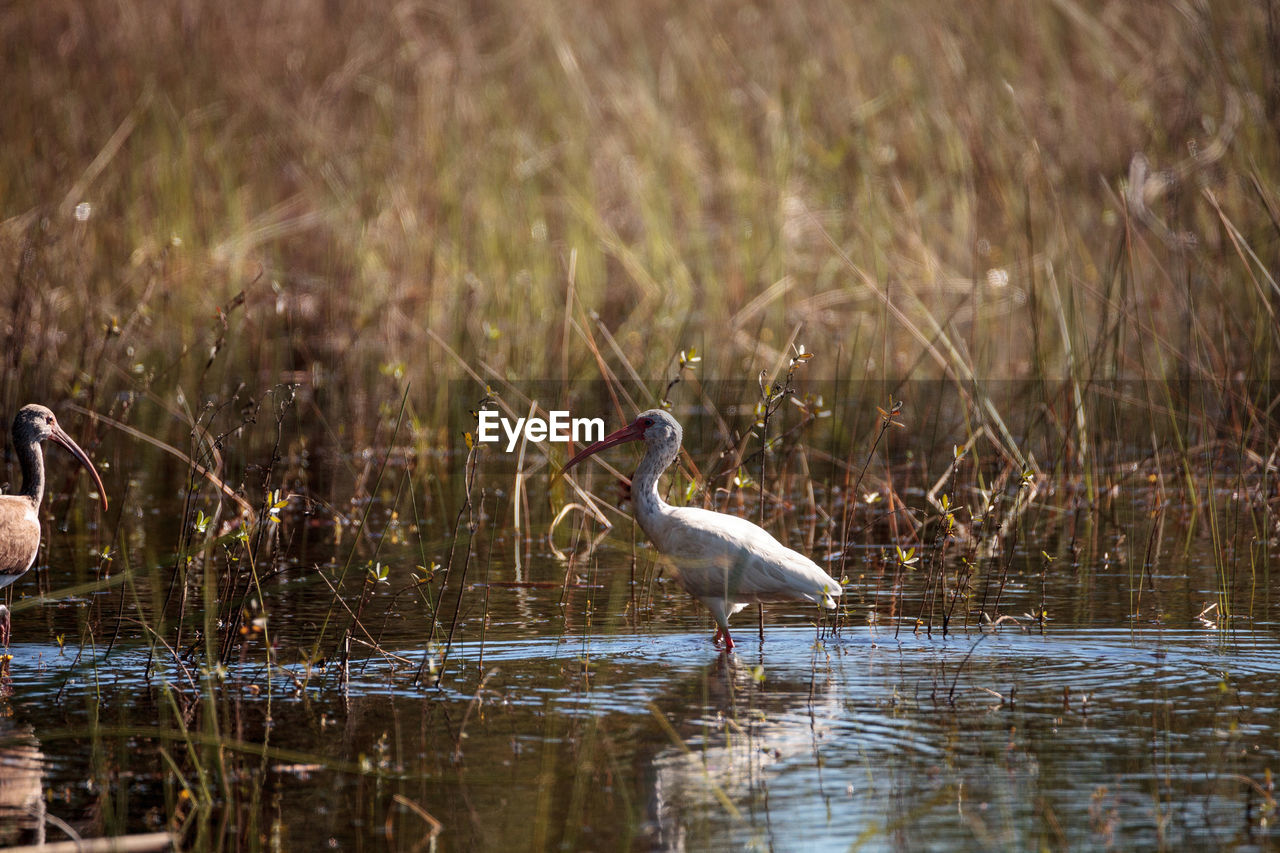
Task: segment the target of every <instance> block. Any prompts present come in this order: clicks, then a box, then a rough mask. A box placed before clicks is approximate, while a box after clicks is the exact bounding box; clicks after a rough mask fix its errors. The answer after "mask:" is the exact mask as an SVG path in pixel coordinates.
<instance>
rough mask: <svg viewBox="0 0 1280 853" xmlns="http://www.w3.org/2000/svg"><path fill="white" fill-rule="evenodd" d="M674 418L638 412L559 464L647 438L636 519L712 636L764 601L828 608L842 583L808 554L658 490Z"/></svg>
mask: <svg viewBox="0 0 1280 853" xmlns="http://www.w3.org/2000/svg"><path fill="white" fill-rule="evenodd" d="M682 437H683V432H682V430H681V429H680V424H679V422H678V421H677V420H676V419H675V418H673V417H672V416H671V415H670V414H668V413H667V412H665V411H663V410H661V409H650V410H649V411H647V412H641V413H640V416H639V417H637V418H636V419H635V421H633V422H632V423H631V425H630V426H626V427H623V428H622V429H620V430H618V431H617V432H614V433H611V434H610V435H607V436H605V437H604V438H603V439H601V440H600V441H597V442H596V443H595V444H592V445H590V446H589V447H586V448H584V449H583V450H582V452H580V453H579V454H578V455H576V456H574V457H573V458H572V459H570V460H569V462H568V464H566V465H565V466H564V469H563V471H562V472H561V473H563V472H564V471H567V470H569V469H570V468H572V467H573V466H574V465H577V464H578V463H579V462H581V461H582V460H583V459H586V458H587V457H588V456H590V455H592V454H593V453H599V452H600V451H601V450H604V449H605V448H608V447H613V446H614V445H618V444H622V443H624V442H627V441H643V442H644V443H645V444H646V445H647V449H646V450H645V454H644V458H643V459H641V460H640V465H639V466H638V467H637V468H636V472H635V475H634V476H633V477H632V479H631V501H632V505H633V506H634V507H635V516H636V521H638V522H639V523H640V527H641V528H642V529H643V530H644V532H645V534H646V535H647V536H648V537H649V539H651V540H652V541H653V544H654V545H656V546H657V548H658V551H660V552H661V553H662V554H663V556H665V557H667V558H668V559H669V560H670V561H671V563H672V564H673V565H674V567H675V570H676V577H677V579H678V580H679V582H680V585H681V586H683V587H684V588H685V589H686V590H688V591H689V592H690V593H691V594H692V595H693V596H694V597H695V598H697V599H698V600H699V601H701V602H702V603H703V604H705V605H706V607H707V609H708V610H710V611H711V615H712V617H714V618H715V620H716V625H717V628H716V633H715V636H714V637H713V638H712V642H715V643H717V644H718V643H719V642H720V641H721V639H723V640H724V646H725V650H726V651H727V650H729V649H732V648H733V646H734V642H733V637H731V636H729V617H730V616H732V615H733V614H734V613H737V612H738V611H739V610H742V609H743V608H745V607H747V605H749V604H754V603H757V602H764V601H787V600H792V601H809V602H812V603H814V604H817V605H819V606H821V607H824V608H826V609H828V610H834V609H835V607H836V599H837V598H839V597H840V595H841V593H842V590H841V589H840V584H839V583H837V582H836V581H835V580H834V579H832V577H831V576H830V575H828V574H827V573H826V572H824V571H823V570H822V569H821V568H819V567H818V565H817V564H816V563H814V562H813V561H812V560H810V559H809V558H808V557H806V556H804V555H803V554H800V553H798V552H796V551H793V550H791V549H790V548H788V547H786V546H785V545H783V544H782V543H780V542H779V541H778V540H777V539H774V538H773V537H772V536H771V535H769V533H768V532H767V531H765V530H764V529H763V528H761V527H758V526H757V525H755V524H752V523H751V522H750V521H747V520H746V519H745V518H738V517H737V516H733V515H726V514H724V513H722V512H712V511H711V510H707V509H701V508H699V507H677V506H671V505H670V504H668V503H667V502H666V501H664V500H663V499H662V497H661V495H659V494H658V478H659V477H660V476H661V475H662V472H663V471H665V470H666V469H667V467H668V466H669V465H671V463H672V462H674V461H675V458H676V455H677V454H679V452H680V441H681V439H682Z"/></svg>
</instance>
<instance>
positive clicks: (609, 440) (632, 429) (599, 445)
mask: <svg viewBox="0 0 1280 853" xmlns="http://www.w3.org/2000/svg"><path fill="white" fill-rule="evenodd" d="M643 438H644V427H643V426H641V425H640V423H639V422H637V423H633V424H631V425H629V426H624V427H623V428H622V429H620V430H618V431H617V432H611V433H609V434H608V435H606V436H605V437H604V438H602V439H600V440H599V441H597V442H596V443H595V444H590V445H587V446H586V447H584V448H582V450H581V451H579V452H578V455H577V456H575V457H573V458H572V459H570V460H569V461H568V462H566V463H565V466H564V467H563V468H561V469H560V472H559V473H558V474H556V479H557V480H558V479H560V478H561V477H563V476H564V473H565V472H566V471H568V470H569V469H570V468H572V467H573V466H574V465H577V464H578V463H579V462H581V461H582V460H583V459H586V458H587V457H588V456H590V455H592V454H593V453H599V452H600V451H601V450H606V449H608V448H610V447H613V446H615V445H618V444H625V443H626V442H628V441H640V440H641V439H643Z"/></svg>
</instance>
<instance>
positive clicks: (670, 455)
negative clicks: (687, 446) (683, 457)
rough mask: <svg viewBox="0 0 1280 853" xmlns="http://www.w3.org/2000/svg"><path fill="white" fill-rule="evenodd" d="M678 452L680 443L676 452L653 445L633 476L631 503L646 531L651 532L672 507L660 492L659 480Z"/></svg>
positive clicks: (637, 518)
mask: <svg viewBox="0 0 1280 853" xmlns="http://www.w3.org/2000/svg"><path fill="white" fill-rule="evenodd" d="M678 452H679V446H678V445H677V446H676V448H675V451H674V452H668V449H667V448H664V447H661V446H651V447H650V448H649V450H648V451H647V452H646V453H645V455H644V458H643V459H641V460H640V466H639V467H638V468H636V472H635V474H634V475H632V477H631V503H632V505H633V506H634V507H635V512H636V520H637V521H639V522H640V526H641V527H643V528H644V529H645V532H649V531H650V530H651V529H652V528H653V525H654V524H655V523H656V522H657V521H658V519H659V518H661V517H662V515H663V514H664V513H666V511H667V510H669V509H670V508H671V507H669V506H668V505H667V502H666V501H664V500H663V499H662V495H661V494H659V493H658V480H659V479H660V478H661V477H662V472H663V471H665V470H667V467H668V466H669V465H671V463H672V462H674V461H675V453H678Z"/></svg>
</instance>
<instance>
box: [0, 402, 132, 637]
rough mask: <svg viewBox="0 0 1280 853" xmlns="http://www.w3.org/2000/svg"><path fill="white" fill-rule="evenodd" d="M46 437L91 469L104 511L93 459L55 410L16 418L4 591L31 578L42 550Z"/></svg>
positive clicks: (2, 500) (1, 550) (2, 523)
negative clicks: (17, 485)
mask: <svg viewBox="0 0 1280 853" xmlns="http://www.w3.org/2000/svg"><path fill="white" fill-rule="evenodd" d="M46 438H48V439H52V440H53V441H54V442H56V443H57V444H60V445H62V446H63V447H65V448H66V449H67V450H68V451H70V452H71V455H72V456H74V457H75V458H76V459H77V460H78V461H79V462H80V464H81V465H83V466H84V467H86V468H88V469H89V473H90V474H91V475H93V481H94V483H96V484H97V486H98V496H99V498H100V499H101V500H102V508H103V509H106V507H107V492H106V489H105V488H103V486H102V478H101V477H99V476H98V472H97V470H96V469H95V468H94V467H93V463H92V462H90V461H89V456H88V455H87V454H86V453H85V452H84V451H83V450H81V449H80V445H78V444H76V443H75V442H74V441H72V440H71V437H70V436H68V435H67V434H66V433H65V432H63V431H62V427H60V426H58V419H57V418H55V417H54V416H53V412H51V411H49V410H48V409H46V408H45V407H44V406H38V405H35V404H34V403H33V404H31V405H28V406H23V407H22V409H21V410H19V412H18V416H17V417H16V418H14V419H13V447H14V451H15V452H16V453H17V454H18V462H19V464H20V465H21V466H22V491H20V492H18V493H17V494H16V495H0V589H3V588H4V587H6V586H8V585H9V584H11V583H13V582H14V581H16V580H17V579H18V578H20V577H22V576H23V575H24V574H26V572H27V569H29V568H31V566H32V565H33V564H34V563H35V561H36V554H37V553H38V552H39V551H40V513H39V510H40V500H41V498H43V497H44V454H43V453H41V451H40V442H42V441H44V440H45V439H46ZM0 643H3V644H4V645H5V646H8V645H9V608H7V607H5V606H4V605H3V604H0Z"/></svg>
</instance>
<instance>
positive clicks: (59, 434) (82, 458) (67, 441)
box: [49, 424, 107, 510]
mask: <svg viewBox="0 0 1280 853" xmlns="http://www.w3.org/2000/svg"><path fill="white" fill-rule="evenodd" d="M49 438H51V439H53V440H54V441H56V442H57V443H58V444H60V445H62V446H63V447H64V448H66V450H67V451H68V452H69V453H70V454H71V455H72V456H74V457H75V458H76V460H77V461H79V463H80V464H81V465H83V466H84V467H85V468H87V469H89V473H90V474H91V475H92V476H93V481H94V482H95V483H97V484H98V498H99V500H101V501H102V508H103V509H104V510H105V509H106V508H107V490H106V487H104V486H103V485H102V478H101V477H99V476H98V469H97V468H94V467H93V462H92V461H91V460H90V459H89V454H87V453H85V452H84V451H83V450H81V449H80V445H78V444H76V443H75V442H74V441H72V440H71V436H69V435H67V434H66V433H65V432H63V431H62V427H60V426H58V425H57V424H55V425H54V427H53V432H51V433H50V434H49Z"/></svg>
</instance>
